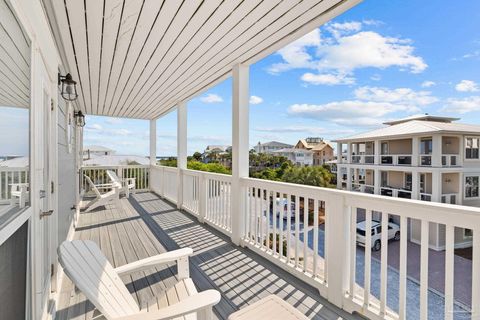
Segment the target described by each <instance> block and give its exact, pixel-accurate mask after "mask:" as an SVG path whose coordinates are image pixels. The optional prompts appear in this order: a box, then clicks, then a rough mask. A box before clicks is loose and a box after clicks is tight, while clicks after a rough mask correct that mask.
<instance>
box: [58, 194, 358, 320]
mask: <svg viewBox="0 0 480 320" xmlns="http://www.w3.org/2000/svg"><path fill="white" fill-rule="evenodd" d="M121 204H122V207H121V208H115V207H114V206H112V205H109V206H107V207H106V208H105V209H99V210H96V211H94V212H91V213H82V214H81V215H80V219H79V225H78V226H77V229H76V232H75V235H74V237H75V238H76V239H90V240H93V241H95V242H96V243H98V244H99V246H100V248H101V249H102V251H103V252H104V253H105V255H106V256H107V258H108V259H109V260H110V261H111V263H112V264H113V265H114V266H120V265H123V264H125V263H128V262H132V261H135V260H137V259H142V258H146V257H148V256H152V255H155V254H158V253H162V252H165V251H167V250H173V249H177V248H180V247H191V248H192V249H193V250H194V255H193V256H192V257H191V258H190V273H191V277H192V279H193V281H194V282H195V284H196V285H197V287H198V289H199V290H206V289H210V288H214V289H216V290H219V291H220V292H221V294H222V300H221V301H220V303H219V304H218V305H217V306H215V308H214V313H215V316H216V317H217V318H218V319H226V318H227V317H228V315H229V314H231V313H232V312H234V311H236V310H238V309H240V308H243V307H245V306H247V305H248V304H251V303H253V302H255V301H257V300H259V299H261V298H262V297H265V296H267V295H269V294H276V295H278V296H279V297H281V298H282V299H285V300H286V301H288V302H289V303H290V304H292V305H293V306H295V307H296V308H297V309H298V310H300V311H301V312H303V313H304V314H305V315H307V316H308V317H309V318H313V319H342V318H343V319H356V318H357V317H356V316H352V315H351V314H348V313H346V312H345V311H343V310H340V309H339V308H337V307H335V306H333V305H331V304H330V303H328V302H327V301H326V300H325V299H323V298H322V297H320V295H319V293H318V291H317V290H316V289H314V288H313V287H311V286H309V285H307V284H306V283H304V282H302V281H300V280H298V279H297V278H295V277H293V276H292V275H290V274H288V273H286V272H285V271H283V270H282V269H280V268H279V267H277V266H275V265H273V264H272V263H271V262H269V261H267V260H266V259H264V258H262V257H260V256H258V255H257V254H255V253H253V252H251V251H250V250H248V249H244V248H240V247H237V246H234V245H233V244H232V243H231V242H230V240H229V238H228V237H226V236H224V235H223V234H220V233H219V232H217V231H216V230H214V229H213V228H211V227H209V226H207V225H204V224H200V223H198V222H197V220H196V219H194V218H192V217H190V216H189V215H188V214H185V213H183V212H181V211H178V210H177V209H176V208H175V207H174V206H173V205H172V204H170V203H169V202H166V201H164V200H162V199H161V198H160V197H158V196H157V195H156V194H154V193H149V192H143V193H137V194H135V195H131V197H130V199H125V198H123V199H121ZM175 273H176V270H175V268H174V267H173V266H168V267H165V268H157V270H152V271H149V272H141V273H136V274H132V275H130V276H126V277H124V278H123V281H124V282H125V283H126V284H127V287H128V288H129V290H130V292H132V295H133V296H134V298H135V299H136V300H137V302H138V303H139V305H140V306H141V307H148V308H150V307H153V308H157V301H156V300H155V296H158V294H160V293H162V292H163V291H165V289H166V288H168V287H171V286H172V285H173V284H174V283H175V282H176V279H175ZM57 310H58V311H57V317H58V318H57V319H60V320H63V319H93V318H95V319H97V318H98V317H97V316H98V312H97V311H95V310H94V307H93V305H92V304H91V303H90V302H88V301H86V299H85V297H84V296H83V295H82V294H81V293H79V292H76V291H75V290H74V287H73V285H72V283H71V282H70V280H69V279H68V278H65V280H64V282H63V286H62V290H61V292H60V299H59V305H58V307H57Z"/></svg>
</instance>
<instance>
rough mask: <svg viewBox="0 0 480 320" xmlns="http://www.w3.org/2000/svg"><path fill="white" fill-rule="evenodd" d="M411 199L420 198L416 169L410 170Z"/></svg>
mask: <svg viewBox="0 0 480 320" xmlns="http://www.w3.org/2000/svg"><path fill="white" fill-rule="evenodd" d="M414 139H415V138H414ZM417 158H418V155H417ZM412 199H414V200H418V199H420V174H419V173H418V172H417V171H412Z"/></svg>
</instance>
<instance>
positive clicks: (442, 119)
mask: <svg viewBox="0 0 480 320" xmlns="http://www.w3.org/2000/svg"><path fill="white" fill-rule="evenodd" d="M412 120H422V121H435V122H445V123H450V122H452V121H456V120H460V118H451V117H441V116H431V115H428V114H417V115H413V116H410V117H406V118H402V119H397V120H392V121H387V122H384V123H383V124H386V125H389V126H392V125H395V124H399V123H403V122H408V121H412Z"/></svg>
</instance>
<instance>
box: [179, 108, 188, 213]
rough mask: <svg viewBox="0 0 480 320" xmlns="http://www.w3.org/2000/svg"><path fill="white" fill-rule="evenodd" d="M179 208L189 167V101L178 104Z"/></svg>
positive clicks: (181, 203)
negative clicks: (186, 171)
mask: <svg viewBox="0 0 480 320" xmlns="http://www.w3.org/2000/svg"><path fill="white" fill-rule="evenodd" d="M177 169H178V170H177V208H178V209H181V208H182V205H183V170H185V169H187V103H186V102H181V103H179V104H178V106H177Z"/></svg>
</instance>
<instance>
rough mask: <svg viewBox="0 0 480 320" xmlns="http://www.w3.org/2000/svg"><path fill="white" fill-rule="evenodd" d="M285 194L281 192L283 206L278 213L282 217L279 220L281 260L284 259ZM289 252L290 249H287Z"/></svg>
mask: <svg viewBox="0 0 480 320" xmlns="http://www.w3.org/2000/svg"><path fill="white" fill-rule="evenodd" d="M284 196H285V195H284V194H283V193H281V192H280V204H281V208H279V210H278V211H280V215H279V217H280V218H279V219H280V221H279V222H280V226H279V228H280V236H279V238H280V240H279V241H278V246H279V250H278V251H279V253H280V259H282V258H283V218H284V214H285V206H284V203H285V202H284V201H283V200H284V199H285V198H284ZM287 250H288V249H287Z"/></svg>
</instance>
